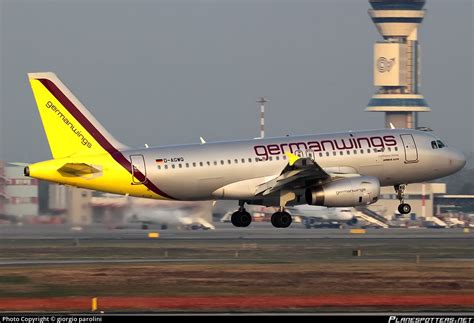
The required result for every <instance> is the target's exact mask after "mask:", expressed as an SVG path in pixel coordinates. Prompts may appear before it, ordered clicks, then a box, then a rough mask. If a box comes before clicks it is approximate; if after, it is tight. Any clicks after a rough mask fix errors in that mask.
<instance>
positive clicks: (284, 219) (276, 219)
mask: <svg viewBox="0 0 474 323" xmlns="http://www.w3.org/2000/svg"><path fill="white" fill-rule="evenodd" d="M292 221H293V220H292V218H291V214H290V213H288V212H286V211H284V209H283V208H281V209H280V211H278V212H275V213H273V214H272V224H273V226H274V227H275V228H288V227H289V226H290V224H291V222H292Z"/></svg>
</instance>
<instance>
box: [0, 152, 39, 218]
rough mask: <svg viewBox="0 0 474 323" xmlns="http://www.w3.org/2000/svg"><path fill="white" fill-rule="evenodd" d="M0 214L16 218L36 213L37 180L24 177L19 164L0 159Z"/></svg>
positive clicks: (32, 215)
mask: <svg viewBox="0 0 474 323" xmlns="http://www.w3.org/2000/svg"><path fill="white" fill-rule="evenodd" d="M0 214H2V215H4V216H8V217H14V218H16V219H22V218H28V217H34V216H37V215H38V180H36V179H34V178H26V177H25V176H24V175H23V166H21V165H16V164H14V163H6V162H3V161H0Z"/></svg>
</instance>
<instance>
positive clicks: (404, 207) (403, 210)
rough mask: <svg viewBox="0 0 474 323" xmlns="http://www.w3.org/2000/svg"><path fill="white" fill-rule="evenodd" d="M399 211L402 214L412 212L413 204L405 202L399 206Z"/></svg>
mask: <svg viewBox="0 0 474 323" xmlns="http://www.w3.org/2000/svg"><path fill="white" fill-rule="evenodd" d="M398 212H400V213H401V214H408V213H410V212H411V206H410V204H407V203H403V204H400V205H399V206H398Z"/></svg>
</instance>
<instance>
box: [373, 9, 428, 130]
mask: <svg viewBox="0 0 474 323" xmlns="http://www.w3.org/2000/svg"><path fill="white" fill-rule="evenodd" d="M369 3H370V5H371V6H372V9H369V15H370V17H371V18H372V21H373V22H374V24H375V26H376V27H377V29H378V31H379V32H380V34H381V35H382V37H383V38H384V39H383V41H379V42H376V43H375V46H374V86H379V90H378V91H377V93H376V94H375V95H374V96H373V97H372V99H371V100H370V101H369V104H368V105H367V108H366V111H375V112H385V127H386V128H390V126H391V125H390V124H393V125H394V126H395V127H396V128H417V127H418V112H428V111H431V109H430V108H429V106H428V104H427V103H426V101H425V99H424V98H423V96H422V95H421V94H420V91H419V85H420V57H419V45H418V27H419V25H420V24H421V22H422V20H423V18H424V16H425V12H426V10H424V9H423V6H424V5H425V0H369Z"/></svg>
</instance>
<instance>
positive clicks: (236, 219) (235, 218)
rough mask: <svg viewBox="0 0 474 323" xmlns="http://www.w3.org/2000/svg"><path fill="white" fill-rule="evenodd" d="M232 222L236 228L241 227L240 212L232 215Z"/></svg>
mask: <svg viewBox="0 0 474 323" xmlns="http://www.w3.org/2000/svg"><path fill="white" fill-rule="evenodd" d="M230 222H232V224H233V225H234V226H235V227H240V211H237V212H234V213H232V215H231V217H230Z"/></svg>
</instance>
